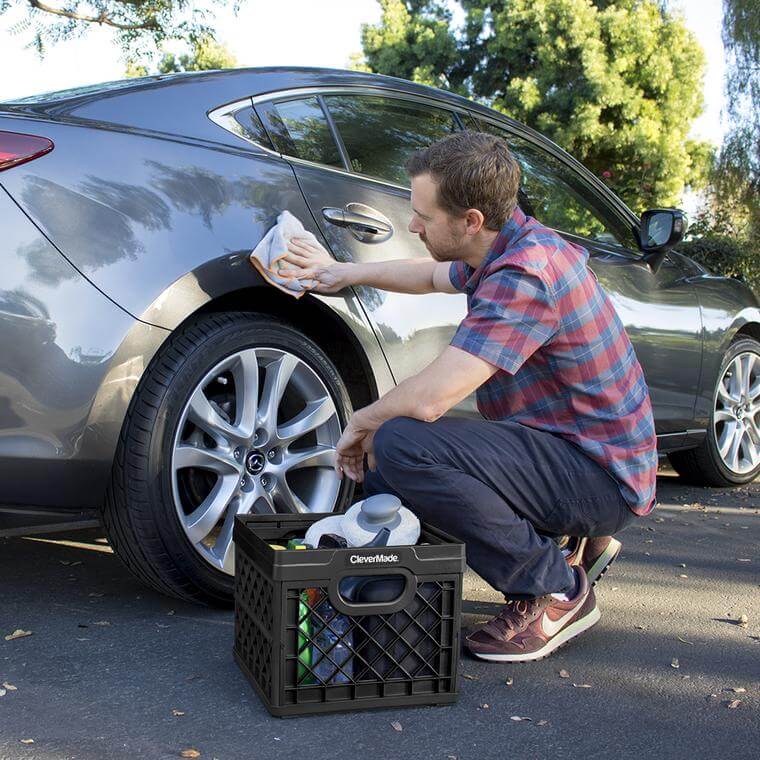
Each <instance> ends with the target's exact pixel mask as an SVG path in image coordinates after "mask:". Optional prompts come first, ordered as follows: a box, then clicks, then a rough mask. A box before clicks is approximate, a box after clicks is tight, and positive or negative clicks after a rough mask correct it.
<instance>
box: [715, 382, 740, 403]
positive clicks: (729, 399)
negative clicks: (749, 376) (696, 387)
mask: <svg viewBox="0 0 760 760" xmlns="http://www.w3.org/2000/svg"><path fill="white" fill-rule="evenodd" d="M725 382H726V378H725V377H724V378H723V379H722V380H721V381H720V383H718V399H719V400H720V401H721V402H722V404H723V406H727V407H732V406H733V405H734V404H736V403H737V402H738V401H739V399H736V398H734V397H733V396H732V395H731V393H730V392H729V390H728V388H726V386H725Z"/></svg>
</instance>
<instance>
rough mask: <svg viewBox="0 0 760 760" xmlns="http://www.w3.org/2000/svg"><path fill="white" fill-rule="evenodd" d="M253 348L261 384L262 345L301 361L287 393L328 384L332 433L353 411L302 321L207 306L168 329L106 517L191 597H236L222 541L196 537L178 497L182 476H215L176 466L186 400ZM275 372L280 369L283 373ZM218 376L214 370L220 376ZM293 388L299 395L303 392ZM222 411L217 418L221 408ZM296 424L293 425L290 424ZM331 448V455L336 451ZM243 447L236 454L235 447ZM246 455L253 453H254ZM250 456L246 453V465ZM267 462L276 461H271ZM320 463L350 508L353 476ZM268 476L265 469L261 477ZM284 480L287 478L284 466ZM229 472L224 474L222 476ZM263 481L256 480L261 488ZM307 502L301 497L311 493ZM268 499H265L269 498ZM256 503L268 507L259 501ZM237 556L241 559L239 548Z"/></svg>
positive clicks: (123, 439)
mask: <svg viewBox="0 0 760 760" xmlns="http://www.w3.org/2000/svg"><path fill="white" fill-rule="evenodd" d="M252 348H253V349H254V353H253V354H252V355H253V357H254V362H255V366H256V367H257V369H256V371H255V372H254V375H255V382H256V383H257V384H258V383H259V380H260V377H261V376H263V377H264V378H266V376H267V374H268V371H267V370H266V369H264V371H262V370H261V368H260V367H259V365H258V362H259V361H260V359H259V357H260V356H261V354H262V352H263V353H264V354H267V353H269V354H272V353H273V352H279V353H278V355H281V358H283V360H284V357H290V358H289V361H290V362H291V365H292V366H296V368H297V372H298V373H300V374H298V375H296V370H293V374H292V375H288V376H287V378H288V379H286V380H285V381H284V383H285V386H284V387H283V395H282V398H283V400H286V396H285V395H284V394H285V388H286V387H287V388H293V387H296V390H298V389H299V387H300V386H299V383H300V385H303V386H304V387H307V388H311V387H312V386H310V385H308V383H322V386H320V387H323V388H326V389H327V391H328V392H329V396H326V395H325V396H322V397H321V399H320V400H321V401H325V402H330V403H334V413H332V416H331V417H330V420H329V426H330V428H329V432H330V435H331V437H332V439H334V438H335V436H337V437H339V435H340V431H342V430H343V428H344V427H345V425H346V423H347V421H348V419H349V417H350V415H351V410H352V408H351V402H350V398H349V395H348V391H347V389H346V386H345V384H344V383H343V381H342V379H341V377H340V375H339V374H338V371H337V370H336V369H335V367H334V365H333V364H332V362H331V361H330V360H329V358H328V357H327V356H326V354H325V353H324V352H323V351H322V349H321V348H320V347H319V346H318V345H317V344H316V343H314V342H313V341H312V340H311V339H309V338H308V337H306V336H305V335H303V334H302V333H300V332H299V331H298V330H296V329H294V328H293V327H291V326H290V325H288V324H287V323H285V322H283V321H280V320H278V319H275V318H273V317H271V316H269V315H264V314H255V313H245V312H235V313H214V314H205V315H201V316H199V317H196V318H193V319H192V320H191V321H190V322H189V323H187V324H186V325H184V326H183V327H181V328H180V329H178V330H177V332H175V333H174V334H173V335H172V336H171V337H170V338H169V340H168V341H167V342H166V344H165V345H164V346H163V347H162V348H161V349H160V350H159V352H158V353H157V355H156V356H155V357H154V359H153V360H152V361H151V363H150V366H149V367H148V369H147V370H146V371H145V373H144V375H143V377H142V378H141V379H140V382H139V384H138V386H137V389H136V391H135V394H134V396H133V398H132V401H131V403H130V405H129V410H128V413H127V416H126V419H125V422H124V425H123V427H122V432H121V435H120V439H119V442H118V446H117V451H116V455H115V459H114V463H113V468H112V475H111V481H110V485H109V488H108V491H107V495H106V500H105V505H104V508H103V523H104V526H105V529H106V533H107V536H108V539H109V541H110V543H111V546H112V547H113V549H114V551H115V552H116V554H117V555H118V556H119V557H120V558H121V559H122V560H123V562H124V564H126V566H127V567H128V568H129V570H131V571H132V573H133V574H134V575H135V576H136V577H137V578H139V579H140V580H141V581H143V582H144V583H146V584H147V585H149V586H151V587H152V588H154V589H156V590H158V591H160V592H162V593H165V594H169V595H171V596H175V597H178V598H181V599H184V600H188V601H192V602H198V603H202V604H207V605H213V606H229V604H230V603H231V602H232V599H233V582H234V574H231V573H230V572H229V570H228V571H227V572H225V571H224V570H223V569H220V568H219V567H218V566H216V565H213V564H210V559H209V558H210V557H212V556H214V557H215V556H216V555H212V554H211V552H212V551H213V548H214V547H211V548H208V547H207V546H206V544H195V545H194V544H193V541H192V540H191V536H190V533H189V532H188V528H187V518H186V516H185V513H184V512H183V511H182V510H181V509H180V507H179V506H178V502H180V501H181V499H177V498H175V497H176V496H177V493H178V492H177V490H176V486H177V483H178V482H179V479H180V477H184V476H185V475H188V477H190V476H192V477H195V476H196V475H197V474H198V472H200V475H201V476H204V475H208V476H210V477H216V476H215V475H214V474H213V473H210V472H208V471H203V470H200V471H196V470H195V469H190V470H179V469H175V468H174V466H173V463H174V462H175V459H174V456H175V454H174V452H177V451H178V450H179V448H178V447H177V441H178V440H179V439H180V437H181V435H182V434H184V433H183V430H180V421H181V419H183V415H186V414H187V410H188V408H190V414H191V416H190V417H187V419H191V418H192V411H193V399H195V398H196V397H197V393H198V392H200V393H203V394H204V398H206V395H205V394H206V393H207V391H206V389H205V388H208V387H210V385H211V383H210V382H209V383H208V385H207V386H205V388H202V387H201V385H199V382H202V381H201V378H204V377H205V376H207V375H208V373H209V372H211V373H213V371H214V367H216V366H222V365H220V362H222V363H224V362H225V361H227V362H229V361H230V359H231V357H236V356H243V355H245V356H251V349H252ZM236 352H238V353H236ZM236 366H237V365H236ZM267 366H268V365H267ZM273 366H274V365H273ZM278 366H279V365H278ZM246 372H249V370H246ZM278 372H279V369H278ZM272 376H273V377H275V374H274V373H273V375H272ZM220 377H221V376H220ZM220 377H217V378H216V380H217V381H219V382H220ZM295 381H298V382H295ZM307 381H308V382H307ZM263 382H264V381H262V383H263ZM273 382H274V381H273ZM304 384H306V385H304ZM232 385H233V386H236V385H237V381H236V380H233V381H232ZM241 385H243V384H242V383H241ZM244 385H245V388H247V389H249V390H250V388H252V387H254V386H252V385H249V384H248V383H246V384H244ZM215 387H216V386H215ZM314 387H316V386H314ZM198 389H200V391H199V390H198ZM222 390H223V389H222ZM234 392H235V393H236V392H237V390H235V391H234ZM242 392H243V391H241V393H242ZM264 392H265V391H261V390H259V394H258V395H259V396H260V397H261V398H259V399H257V400H256V403H255V420H254V421H253V422H252V425H253V427H256V425H258V421H259V414H260V412H261V408H262V406H264V403H263V394H264ZM289 393H291V395H292V394H293V393H295V391H289ZM244 395H245V396H246V397H247V398H250V397H252V396H253V394H252V393H249V392H245V394H244ZM270 396H277V392H274V393H270ZM241 398H242V397H241ZM278 398H279V397H278ZM207 400H208V398H207ZM196 403H197V402H196ZM209 403H210V404H212V403H213V404H216V405H215V406H214V407H213V408H214V410H215V412H218V411H219V410H220V409H221V406H220V405H218V404H217V403H216V402H209ZM246 403H247V402H246ZM279 404H280V401H279V400H277V401H275V408H276V410H275V415H274V426H275V428H276V429H277V430H278V432H279V430H280V429H283V430H284V429H285V428H284V427H283V428H278V427H277V425H278V422H277V417H278V415H279V412H280V406H279ZM188 405H189V406H188ZM183 409H184V410H185V411H183ZM236 414H237V412H236ZM302 415H303V412H302ZM249 416H250V415H249ZM286 419H290V418H289V417H288V418H286ZM214 420H215V421H217V422H218V419H217V418H216V417H215V418H214ZM309 422H313V420H310V421H309ZM327 424H328V423H320V425H321V427H320V428H319V431H323V430H324V429H325V425H327ZM286 427H287V426H286ZM292 427H293V426H292V425H291V426H290V428H291V430H292ZM183 429H184V430H187V429H192V431H193V434H194V435H198V434H200V436H202V437H205V436H206V433H205V431H204V430H201V428H198V429H197V430H196V429H195V427H194V426H193V424H189V425H188V423H187V422H185V423H184V425H183ZM312 434H316V433H307V436H308V435H312ZM320 434H321V433H320ZM257 435H258V433H257ZM204 440H205V438H204ZM216 445H217V444H216V441H212V442H210V443H209V446H213V447H214V448H210V449H209V450H211V451H217V450H219V451H221V449H217V448H216ZM321 448H322V449H325V448H328V447H326V446H321ZM186 449H187V446H183V450H186ZM257 451H258V450H257ZM262 451H263V449H262ZM282 451H283V452H286V451H287V452H288V453H290V448H289V447H286V446H283V447H282ZM225 452H226V449H225ZM269 453H271V452H269ZM325 453H326V454H328V455H329V453H330V452H329V451H328V452H325ZM191 454H193V452H192V451H191ZM225 456H226V453H225ZM235 456H236V457H238V454H237V448H236V449H235ZM243 456H244V457H247V456H248V454H243ZM328 458H329V457H328ZM264 459H266V456H265V457H264ZM333 461H334V452H333ZM249 464H250V462H249V460H248V459H246V460H245V464H244V467H248V465H249ZM225 466H226V465H225ZM264 466H265V467H266V466H268V464H267V463H266V461H265V463H264ZM299 467H301V468H302V469H301V470H300V471H299V473H298V474H299V475H303V474H304V469H303V468H304V467H306V468H308V467H309V464H306V465H303V464H300V465H299ZM318 467H320V468H321V469H318V470H317V471H316V472H317V476H316V477H319V478H321V480H319V483H322V482H325V480H324V479H325V478H328V479H329V478H330V477H334V481H329V482H330V492H329V495H332V494H333V493H336V494H337V497H336V498H335V504H334V507H333V509H334V510H335V511H342V510H343V509H345V508H346V506H347V505H348V504H349V503H350V500H351V498H352V495H353V491H354V483H353V481H352V480H350V479H349V478H347V477H344V478H342V479H338V478H337V475H335V474H334V471H333V470H332V469H331V468H330V466H329V465H328V464H325V463H324V462H321V461H320V464H319V465H318ZM225 472H226V471H225ZM307 472H308V470H307ZM247 475H248V471H246V470H244V471H243V476H244V478H245V477H246V476H247ZM224 477H225V478H226V477H227V476H226V475H225V476H224ZM263 479H264V476H263V475H262V476H261V480H262V481H263ZM282 479H283V480H284V479H285V478H284V475H283V478H282ZM221 481H222V477H221V476H220V477H219V482H221ZM225 482H226V481H225ZM241 482H242V481H241ZM260 486H261V484H260V483H257V487H260ZM236 487H237V486H236ZM323 492H324V489H323ZM262 493H263V490H262ZM243 496H244V494H243V492H242V490H241V491H240V499H239V501H238V502H236V503H237V504H238V505H239V504H241V503H242V497H243ZM208 498H210V496H209V497H208ZM267 498H268V499H269V501H271V504H269V506H271V507H272V510H271V511H274V512H278V511H285V510H283V509H279V508H277V504H276V503H275V502H274V499H273V498H272V497H271V496H269V495H267ZM295 498H296V499H298V498H300V497H295ZM205 503H206V501H203V504H205ZM259 504H260V497H259V500H258V501H257V502H256V505H259ZM299 504H300V505H301V506H303V502H299ZM322 506H324V504H323V505H322ZM264 507H265V508H266V507H267V502H266V501H265V502H264ZM228 511H232V510H228ZM256 511H261V510H260V509H259V508H258V506H257V508H256ZM264 511H266V509H264ZM320 511H329V510H320ZM238 513H239V512H238ZM230 522H233V523H234V514H233V515H232V516H231V520H230ZM226 525H228V522H226V521H225V522H224V523H223V526H226ZM219 535H221V533H220V534H219ZM216 540H219V538H218V537H217V539H216ZM214 545H215V544H214ZM232 561H233V563H234V555H233V558H232ZM233 573H234V570H233Z"/></svg>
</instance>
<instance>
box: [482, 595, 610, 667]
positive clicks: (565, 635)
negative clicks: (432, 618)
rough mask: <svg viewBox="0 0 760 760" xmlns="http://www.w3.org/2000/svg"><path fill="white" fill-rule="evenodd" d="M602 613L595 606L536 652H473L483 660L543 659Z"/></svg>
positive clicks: (589, 626) (597, 618)
mask: <svg viewBox="0 0 760 760" xmlns="http://www.w3.org/2000/svg"><path fill="white" fill-rule="evenodd" d="M600 617H601V613H600V612H599V608H598V607H594V609H593V610H591V612H589V613H588V615H584V616H583V617H582V618H581V619H580V620H576V621H575V622H574V623H570V625H568V626H566V627H565V628H563V629H562V630H561V631H560V632H559V633H558V634H557V635H556V636H554V637H553V638H552V639H551V640H550V641H547V642H546V645H545V646H543V647H542V648H541V649H537V650H536V651H535V652H530V653H527V654H479V653H478V652H473V651H472V650H470V652H471V654H473V655H475V657H478V658H480V659H481V660H490V661H491V662H528V661H531V660H543V659H544V657H548V656H549V655H550V654H551V653H552V652H554V651H555V650H557V649H559V648H560V647H562V646H564V645H565V644H567V643H568V642H569V641H570V640H571V639H574V638H575V637H576V636H578V635H579V634H581V633H583V632H584V631H587V630H588V629H589V628H591V626H592V625H595V624H596V623H598V622H599V618H600Z"/></svg>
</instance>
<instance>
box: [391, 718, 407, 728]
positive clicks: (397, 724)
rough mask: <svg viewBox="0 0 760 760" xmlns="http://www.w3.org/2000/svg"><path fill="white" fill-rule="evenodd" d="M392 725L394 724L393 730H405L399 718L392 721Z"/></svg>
mask: <svg viewBox="0 0 760 760" xmlns="http://www.w3.org/2000/svg"><path fill="white" fill-rule="evenodd" d="M391 726H393V730H394V731H403V730H404V727H403V726H402V725H401V724H400V723H399V722H398V721H397V720H394V721H393V722H392V723H391Z"/></svg>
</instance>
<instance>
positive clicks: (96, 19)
mask: <svg viewBox="0 0 760 760" xmlns="http://www.w3.org/2000/svg"><path fill="white" fill-rule="evenodd" d="M28 2H29V5H30V6H31V7H32V8H36V9H37V10H40V11H45V13H52V14H53V15H55V16H65V17H66V18H70V19H73V20H74V21H84V22H85V23H88V24H105V25H106V26H112V27H114V28H116V29H121V30H123V31H133V30H136V29H158V28H159V26H158V23H157V22H156V20H155V19H150V20H148V21H143V22H142V23H140V24H121V23H119V22H118V21H114V20H113V19H112V18H110V17H109V16H108V15H107V14H106V12H105V11H103V13H101V14H100V15H99V16H85V15H83V14H81V13H75V12H74V11H65V10H61V9H60V8H52V7H51V6H49V5H45V3H41V2H40V0H28Z"/></svg>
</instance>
